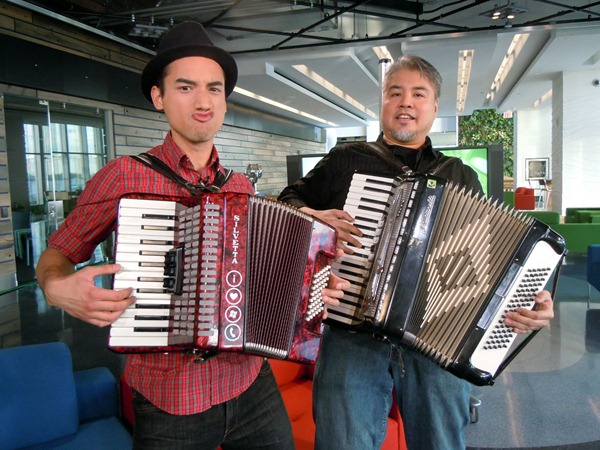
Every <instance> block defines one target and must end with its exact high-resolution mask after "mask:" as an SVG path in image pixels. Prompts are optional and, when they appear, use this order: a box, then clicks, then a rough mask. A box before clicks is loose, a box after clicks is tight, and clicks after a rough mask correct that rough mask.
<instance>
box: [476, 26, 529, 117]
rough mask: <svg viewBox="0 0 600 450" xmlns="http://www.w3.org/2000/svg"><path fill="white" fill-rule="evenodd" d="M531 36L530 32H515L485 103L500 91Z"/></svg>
mask: <svg viewBox="0 0 600 450" xmlns="http://www.w3.org/2000/svg"><path fill="white" fill-rule="evenodd" d="M528 38H529V34H515V36H514V37H513V39H512V41H511V43H510V45H509V46H508V50H507V51H506V55H504V58H503V59H502V63H500V67H499V68H498V72H497V73H496V77H495V78H494V81H493V82H492V85H491V86H490V90H489V91H488V93H487V95H486V96H485V104H486V105H488V104H489V103H490V102H491V101H492V100H493V99H494V97H495V96H496V94H497V93H498V90H499V89H500V86H502V83H503V82H504V80H505V79H506V76H507V75H508V72H510V69H512V66H513V65H514V63H515V61H516V59H517V57H518V56H519V53H521V50H522V49H523V46H524V45H525V42H527V39H528Z"/></svg>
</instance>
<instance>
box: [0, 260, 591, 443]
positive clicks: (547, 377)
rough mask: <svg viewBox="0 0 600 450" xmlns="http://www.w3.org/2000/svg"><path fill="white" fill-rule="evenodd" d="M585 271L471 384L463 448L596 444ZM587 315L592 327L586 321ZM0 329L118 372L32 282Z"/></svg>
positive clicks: (16, 341) (81, 363)
mask: <svg viewBox="0 0 600 450" xmlns="http://www.w3.org/2000/svg"><path fill="white" fill-rule="evenodd" d="M585 270H586V260H585V258H583V257H579V258H573V257H569V258H568V259H567V264H566V265H565V266H563V270H562V274H561V277H560V282H559V286H558V292H557V295H556V296H555V301H556V305H555V306H556V307H555V311H556V317H555V319H554V320H553V322H552V324H551V326H550V327H549V328H547V329H544V330H543V331H542V332H540V333H539V334H538V335H537V336H536V337H535V338H534V339H533V341H532V342H531V343H530V344H529V345H528V346H527V347H526V348H525V349H524V350H523V352H521V353H520V354H519V355H518V356H517V358H516V359H515V361H513V362H512V363H511V365H510V366H509V367H508V368H507V370H506V371H505V372H504V373H503V374H502V375H500V377H499V378H498V379H497V381H496V383H495V385H494V386H491V387H485V388H474V394H475V395H476V396H477V397H478V398H479V399H480V400H481V401H482V405H481V406H480V407H479V410H478V411H479V421H478V422H477V423H475V424H471V425H469V427H468V430H467V440H468V443H469V446H470V449H488V448H494V449H513V448H529V449H531V448H545V449H548V448H553V449H561V450H566V449H570V450H576V449H577V450H584V449H586V450H587V449H600V373H599V369H600V338H599V337H598V336H599V334H600V320H599V319H598V315H595V313H596V312H598V314H599V315H600V293H598V292H597V291H595V290H593V291H592V304H591V306H592V309H596V310H598V311H593V312H592V313H590V312H588V311H587V299H588V284H587V282H586V281H585ZM590 314H592V315H593V317H592V318H593V319H594V320H595V327H594V326H593V325H592V326H590V325H591V324H586V316H587V315H590ZM7 324H8V326H7ZM0 330H4V331H2V332H0V343H1V344H2V345H3V346H13V345H26V344H32V343H38V342H49V341H56V340H61V341H64V342H66V343H67V344H68V345H69V346H70V348H71V350H72V353H73V359H74V366H75V369H84V368H88V367H94V366H100V365H104V366H107V367H109V368H110V369H111V370H112V371H113V373H114V374H115V375H117V376H118V375H120V374H121V373H122V370H123V363H124V356H123V355H118V354H115V353H113V352H111V351H110V350H108V349H107V346H106V344H107V335H108V329H107V328H103V329H100V328H97V327H94V326H92V325H88V324H85V323H82V322H80V321H78V320H75V319H73V318H71V317H70V316H68V315H66V314H64V313H62V312H61V311H59V310H57V309H55V308H50V307H48V306H47V304H46V303H45V301H44V299H43V296H42V295H41V292H40V291H39V289H38V288H37V286H36V285H35V283H30V284H28V285H26V286H24V287H22V288H21V289H18V290H16V291H13V292H9V293H5V294H4V295H2V296H0ZM583 443H585V444H583ZM576 444H581V445H576Z"/></svg>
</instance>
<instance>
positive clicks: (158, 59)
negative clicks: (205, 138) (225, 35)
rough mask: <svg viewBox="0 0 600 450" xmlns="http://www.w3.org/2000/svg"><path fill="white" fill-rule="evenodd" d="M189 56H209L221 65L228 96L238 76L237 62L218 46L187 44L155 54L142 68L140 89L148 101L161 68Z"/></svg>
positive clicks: (150, 100)
mask: <svg viewBox="0 0 600 450" xmlns="http://www.w3.org/2000/svg"><path fill="white" fill-rule="evenodd" d="M190 56H202V57H204V58H209V59H212V60H213V61H215V62H217V63H218V64H219V65H220V66H221V68H222V69H223V72H224V74H225V97H229V94H231V93H232V92H233V89H234V88H235V84H236V83H237V77H238V70H237V64H236V63H235V60H234V59H233V57H232V56H231V55H230V54H229V53H228V52H226V51H225V50H223V49H221V48H219V47H215V46H208V45H187V46H182V47H179V48H176V49H173V50H170V51H168V52H165V53H161V54H157V55H156V56H155V57H154V58H152V59H151V60H150V61H149V62H148V64H147V65H146V67H145V68H144V71H143V72H142V82H141V84H142V91H143V93H144V96H145V97H146V98H147V99H148V101H149V102H150V103H152V96H151V95H150V92H151V91H152V86H155V85H156V84H157V82H158V79H159V77H160V76H161V74H162V71H163V69H164V68H165V67H166V66H167V65H169V64H170V63H172V62H173V61H176V60H178V59H181V58H187V57H190Z"/></svg>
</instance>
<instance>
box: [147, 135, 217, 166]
mask: <svg viewBox="0 0 600 450" xmlns="http://www.w3.org/2000/svg"><path fill="white" fill-rule="evenodd" d="M158 153H159V154H158V155H157V156H158V157H159V158H160V159H162V160H163V161H164V162H165V163H167V165H168V166H169V167H170V168H171V169H173V170H175V171H177V172H178V171H179V170H180V169H185V170H192V171H193V170H194V166H193V165H192V162H191V161H190V159H189V158H188V156H187V155H186V154H185V152H184V151H183V150H182V149H181V148H180V147H179V145H177V144H176V143H175V141H174V140H173V136H172V134H171V132H170V131H169V132H168V133H167V136H166V137H165V141H164V142H163V145H162V146H160V148H159V151H158ZM219 164H220V162H219V154H218V152H217V149H216V147H215V146H214V145H213V148H212V151H211V154H210V159H209V161H208V165H207V167H206V169H213V170H214V171H216V170H217V169H218V167H219ZM206 169H204V170H203V171H202V172H205V171H206Z"/></svg>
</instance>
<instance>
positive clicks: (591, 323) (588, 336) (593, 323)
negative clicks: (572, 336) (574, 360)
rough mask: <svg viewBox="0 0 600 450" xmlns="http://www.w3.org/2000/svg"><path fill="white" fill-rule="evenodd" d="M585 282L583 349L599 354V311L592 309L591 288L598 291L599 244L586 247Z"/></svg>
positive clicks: (599, 277) (599, 268)
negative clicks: (586, 298) (585, 305)
mask: <svg viewBox="0 0 600 450" xmlns="http://www.w3.org/2000/svg"><path fill="white" fill-rule="evenodd" d="M587 282H588V283H589V287H588V289H589V291H588V301H587V311H586V312H585V348H586V350H587V351H588V352H593V353H600V309H598V308H592V307H591V305H590V300H591V296H592V286H593V287H594V288H596V289H597V290H599V291H600V244H592V245H590V246H588V253H587Z"/></svg>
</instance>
